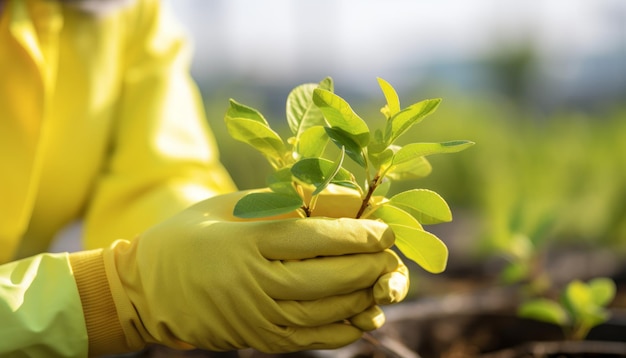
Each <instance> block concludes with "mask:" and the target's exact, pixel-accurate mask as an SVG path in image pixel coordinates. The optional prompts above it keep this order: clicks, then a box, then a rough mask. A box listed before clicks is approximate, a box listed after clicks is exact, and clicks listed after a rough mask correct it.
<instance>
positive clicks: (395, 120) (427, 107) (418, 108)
mask: <svg viewBox="0 0 626 358" xmlns="http://www.w3.org/2000/svg"><path fill="white" fill-rule="evenodd" d="M439 103H441V99H440V98H436V99H426V100H423V101H421V102H418V103H415V104H413V105H411V106H409V107H407V108H405V109H403V110H401V111H400V112H398V113H396V114H395V115H394V116H393V117H391V119H390V120H389V121H387V129H386V131H385V138H386V139H387V140H386V143H387V144H388V145H389V144H391V143H393V142H394V141H395V140H396V139H397V138H398V137H399V136H401V135H402V134H403V133H404V132H406V131H407V130H409V128H411V127H412V126H413V125H414V124H417V123H419V122H421V121H422V120H423V119H424V118H425V117H426V116H428V115H429V114H431V113H433V112H434V111H435V110H436V109H437V107H438V106H439Z"/></svg>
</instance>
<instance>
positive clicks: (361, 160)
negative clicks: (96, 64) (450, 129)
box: [225, 78, 474, 273]
mask: <svg viewBox="0 0 626 358" xmlns="http://www.w3.org/2000/svg"><path fill="white" fill-rule="evenodd" d="M378 83H379V85H380V88H381V89H382V92H383V95H384V97H385V100H386V105H385V106H384V107H383V108H382V109H381V113H382V114H383V119H382V120H380V121H379V123H380V124H381V125H380V128H379V129H376V130H375V131H374V132H371V131H370V129H369V127H368V125H367V123H366V122H365V121H364V120H363V119H362V118H361V117H360V116H359V115H358V114H357V113H355V112H354V110H353V109H352V108H351V106H350V104H349V103H348V102H346V101H345V100H344V99H343V98H341V97H340V96H338V95H336V94H335V93H334V90H333V81H332V79H331V78H326V79H324V80H323V81H321V82H320V83H318V84H316V83H308V84H303V85H300V86H298V87H296V88H294V89H293V90H292V91H291V92H290V93H289V95H288V97H287V105H286V116H287V124H288V125H289V129H290V131H291V135H292V136H291V137H290V138H288V139H287V140H286V141H285V140H283V138H281V136H280V135H279V134H277V133H276V132H275V131H274V130H273V129H272V128H270V125H269V124H268V121H267V120H266V119H265V117H264V116H263V115H262V114H261V113H260V112H259V111H257V110H256V109H254V108H251V107H248V106H245V105H243V104H240V103H238V102H236V101H235V100H232V99H231V100H230V107H229V108H228V111H227V113H226V116H225V121H226V125H227V128H228V131H229V133H230V135H231V136H232V137H233V138H234V139H236V140H239V141H242V142H244V143H247V144H249V145H251V146H252V147H254V148H255V149H257V150H258V151H259V152H260V153H261V154H263V156H265V158H267V160H268V162H269V163H270V164H271V166H272V167H273V169H274V171H273V173H272V174H271V175H270V176H269V178H268V181H267V183H268V187H269V188H270V191H267V192H256V193H251V194H249V195H247V196H244V197H243V198H242V199H241V200H240V201H239V202H238V203H237V205H236V206H235V209H234V215H235V216H238V217H241V218H260V217H267V216H273V215H279V214H285V213H289V212H293V211H297V212H298V213H299V214H300V215H301V216H302V217H308V216H310V215H311V213H312V212H313V210H314V208H315V205H316V202H317V199H318V197H319V195H320V193H321V192H322V191H324V189H326V188H327V187H328V186H329V185H331V184H332V185H338V186H342V187H346V188H349V189H350V190H355V191H356V192H358V194H359V195H360V197H361V198H362V205H361V206H360V208H359V209H358V211H357V212H355V213H354V217H355V218H374V219H380V220H383V221H384V222H386V223H387V224H388V225H389V226H390V227H391V228H392V230H393V231H394V233H395V236H396V246H397V247H398V249H399V250H400V251H401V252H402V253H403V254H404V255H405V256H406V257H407V258H409V259H411V260H413V261H415V262H416V263H417V264H419V265H420V266H421V267H423V268H424V269H425V270H427V271H429V272H433V273H439V272H442V271H443V270H444V269H445V267H446V263H447V258H448V250H447V247H446V246H445V244H444V243H443V242H442V241H441V240H440V239H439V238H437V237H436V236H435V235H433V234H432V233H429V232H427V231H426V230H424V228H423V226H422V225H426V224H437V223H442V222H448V221H451V220H452V214H451V211H450V208H449V206H448V204H447V203H446V201H445V200H444V199H443V198H442V197H441V196H440V195H439V194H437V193H435V192H433V191H430V190H426V189H413V190H408V191H405V192H401V193H398V194H396V195H394V196H392V197H391V198H385V195H386V194H387V192H388V189H389V185H390V182H391V181H396V180H407V179H417V178H422V177H425V176H427V175H428V174H430V172H431V170H432V167H431V165H430V163H429V162H428V160H427V159H426V157H427V156H429V155H433V154H439V153H454V152H459V151H461V150H464V149H466V148H468V147H470V146H471V145H473V144H474V143H473V142H470V141H465V140H460V141H450V142H442V143H410V144H406V145H403V146H401V145H398V144H397V142H396V140H397V139H398V138H399V137H400V136H402V135H403V134H405V133H406V132H407V131H408V130H409V129H410V128H411V127H412V126H414V125H415V124H417V123H419V122H421V121H422V120H423V119H424V118H425V117H426V116H428V115H430V114H432V113H433V112H434V111H435V110H436V109H437V107H438V106H439V103H440V102H441V100H440V99H427V100H423V101H420V102H417V103H414V104H412V105H410V106H408V107H404V108H402V107H401V106H400V100H399V97H398V94H397V93H396V91H395V89H394V88H393V87H392V86H391V85H390V84H389V83H388V82H386V81H385V80H383V79H380V78H379V79H378ZM331 142H332V143H333V144H334V145H335V146H336V147H337V148H338V149H339V150H338V151H335V152H336V154H333V157H332V159H327V158H325V157H324V155H325V153H327V152H329V150H327V145H328V143H331ZM346 157H347V158H349V159H351V160H352V161H353V162H354V163H356V166H357V168H360V169H359V170H361V171H362V173H359V174H361V176H362V177H364V179H363V183H359V182H358V180H357V179H356V175H355V174H354V173H353V172H351V171H349V170H347V169H346V168H345V167H344V162H345V160H346V159H347V158H346ZM307 191H308V192H311V193H312V194H311V195H310V196H305V195H304V193H305V192H307ZM309 197H310V198H309ZM375 198H376V199H375ZM381 198H383V199H381Z"/></svg>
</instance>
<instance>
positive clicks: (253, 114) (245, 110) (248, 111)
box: [226, 98, 269, 127]
mask: <svg viewBox="0 0 626 358" xmlns="http://www.w3.org/2000/svg"><path fill="white" fill-rule="evenodd" d="M229 103H230V106H229V107H228V110H227V111H226V117H227V118H245V119H250V120H253V121H255V122H259V123H262V124H264V125H265V126H266V127H269V124H268V123H267V120H266V119H265V117H263V115H262V114H261V112H259V111H257V110H256V109H254V108H252V107H248V106H246V105H244V104H241V103H239V102H237V101H235V100H234V99H232V98H231V99H230V100H229Z"/></svg>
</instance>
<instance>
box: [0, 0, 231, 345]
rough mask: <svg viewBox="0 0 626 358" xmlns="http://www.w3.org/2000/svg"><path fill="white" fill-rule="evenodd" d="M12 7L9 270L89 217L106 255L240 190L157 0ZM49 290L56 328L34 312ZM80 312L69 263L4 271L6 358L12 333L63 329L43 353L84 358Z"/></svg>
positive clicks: (5, 46) (1, 221)
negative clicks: (105, 8)
mask: <svg viewBox="0 0 626 358" xmlns="http://www.w3.org/2000/svg"><path fill="white" fill-rule="evenodd" d="M1 11H2V12H1V13H0V168H3V169H2V172H1V173H0V263H7V262H10V261H13V260H16V259H20V258H24V257H29V256H32V255H36V254H39V253H42V252H45V251H46V250H47V248H48V246H49V244H50V240H51V239H52V238H53V236H54V235H55V234H56V232H57V231H58V230H59V229H60V228H62V227H63V226H64V225H66V224H67V223H69V222H70V221H72V220H75V219H77V218H83V220H84V238H83V244H84V245H83V246H84V247H85V248H86V249H90V248H97V247H103V246H106V245H108V244H109V243H111V242H113V241H114V240H115V239H118V238H126V239H131V238H132V237H134V236H135V235H136V234H138V233H139V232H141V231H143V230H144V229H145V228H147V227H149V226H151V225H152V224H154V223H156V222H158V221H160V220H162V219H164V218H165V217H167V216H170V215H171V214H173V213H174V212H177V211H179V210H181V209H182V208H184V207H186V206H188V205H190V204H191V203H193V202H196V201H198V200H200V199H203V198H206V197H209V196H212V195H215V194H217V193H222V192H227V191H232V190H234V185H233V184H232V182H231V180H230V178H229V176H228V174H227V173H226V172H225V170H224V169H223V167H222V166H221V164H220V163H219V160H218V155H217V151H216V147H215V144H214V140H213V138H212V134H211V133H210V132H209V129H208V127H207V124H206V120H205V117H204V112H203V108H202V106H201V98H200V96H199V93H198V91H197V89H196V87H195V85H194V84H193V82H192V80H191V79H190V76H189V74H188V65H189V58H190V56H189V48H188V46H187V43H186V41H185V38H184V36H183V35H182V33H181V31H180V29H179V28H178V27H177V26H176V24H175V23H173V22H172V21H171V20H170V19H169V18H168V17H167V14H165V13H164V12H162V11H161V8H160V6H159V3H158V1H156V0H137V1H132V2H130V4H129V5H126V6H124V7H122V8H121V9H119V10H116V11H115V12H113V13H111V14H107V15H106V16H95V15H92V14H88V13H84V12H81V11H80V10H78V9H76V8H72V7H69V6H67V5H62V4H60V3H59V2H58V1H50V0H8V1H6V2H5V4H4V7H3V8H2V10H1ZM9 277H10V279H9ZM51 281H53V282H54V284H53V286H52V287H53V288H54V289H53V290H51V289H50V287H48V288H47V289H46V287H44V286H45V285H48V286H50V282H51ZM37 294H44V295H49V297H48V298H46V301H45V305H46V306H49V304H50V303H51V304H52V305H56V308H55V310H56V312H50V317H49V318H50V319H49V322H48V321H46V322H43V321H42V322H39V321H38V320H40V321H41V320H43V318H42V317H38V316H43V315H38V314H35V315H33V314H32V311H31V312H30V313H29V311H28V310H29V307H31V309H32V307H35V309H36V307H40V304H41V302H39V303H38V302H37V300H36V299H37V297H36V295H37ZM33 299H35V300H34V301H33ZM39 299H41V298H39ZM29 300H30V301H29ZM77 302H80V301H79V299H78V294H77V292H76V287H75V283H74V282H73V279H72V272H71V268H70V265H69V262H68V258H67V254H56V255H51V254H42V255H38V256H36V257H34V258H29V259H26V260H22V261H18V262H12V263H8V264H6V265H4V266H0V322H3V323H2V324H1V325H0V337H2V339H0V356H3V357H4V356H7V355H8V356H10V352H11V349H15V346H16V344H17V343H11V342H8V341H9V339H8V337H10V336H11V335H13V336H15V337H28V334H29V331H34V330H35V329H37V330H42V329H43V333H41V332H40V333H38V334H39V335H45V334H47V333H46V332H48V331H53V330H54V329H57V330H59V329H60V330H61V332H58V334H57V335H56V338H55V339H50V340H49V341H50V343H49V348H50V349H51V350H50V351H45V350H44V351H42V352H44V353H45V354H43V355H42V356H50V355H51V354H52V353H51V352H56V354H60V355H64V356H67V355H77V356H80V355H84V353H85V351H84V350H83V351H80V349H78V348H72V347H77V346H80V345H76V344H70V343H68V342H67V341H68V338H64V341H63V342H59V339H61V340H63V338H60V337H67V336H71V334H69V332H75V333H76V335H75V336H74V339H78V340H80V337H81V334H83V333H84V322H83V319H82V316H81V312H80V310H76V306H77V307H79V308H80V303H78V304H77ZM18 313H21V315H20V314H18ZM55 314H57V315H56V316H55ZM55 317H56V318H55ZM59 317H60V318H61V319H60V320H59ZM28 320H31V321H32V322H25V321H28ZM5 322H12V323H11V324H10V325H7V324H5ZM37 325H39V327H35V326H37ZM42 326H43V327H42ZM54 327H56V328H54ZM68 329H69V330H70V331H68ZM81 332H82V333H81ZM50 337H52V335H50ZM83 338H84V337H83ZM24 339H28V338H23V339H22V340H24ZM38 339H40V340H41V338H38ZM46 341H48V340H46ZM81 342H83V341H81ZM74 343H75V342H74ZM83 343H84V344H85V347H86V343H85V342H83ZM11 344H13V348H11V347H12V346H11ZM44 346H45V345H44ZM61 346H64V347H65V348H67V349H68V350H63V349H65V348H59V347H61ZM55 347H56V348H55ZM85 347H82V348H81V349H86V348H85ZM40 348H41V347H40ZM3 349H4V351H3ZM72 349H78V350H77V351H72ZM40 353H41V352H40Z"/></svg>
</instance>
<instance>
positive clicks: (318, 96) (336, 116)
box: [313, 88, 370, 148]
mask: <svg viewBox="0 0 626 358" xmlns="http://www.w3.org/2000/svg"><path fill="white" fill-rule="evenodd" d="M313 102H314V103H315V105H317V106H318V107H319V109H320V110H321V111H322V113H323V114H324V118H326V122H328V125H329V126H330V127H333V128H339V129H342V130H343V131H344V132H346V133H348V134H349V135H350V136H351V137H352V139H354V141H355V142H356V143H358V145H359V146H360V147H361V148H365V147H366V146H367V144H368V143H369V140H370V132H369V128H368V127H367V124H366V123H365V122H364V121H363V119H361V117H359V116H358V115H357V114H356V113H354V111H353V110H352V108H351V107H350V105H349V104H348V102H346V101H345V100H344V99H343V98H341V97H339V96H337V95H336V94H334V93H332V92H330V91H327V90H324V89H321V88H316V89H315V90H314V91H313Z"/></svg>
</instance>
